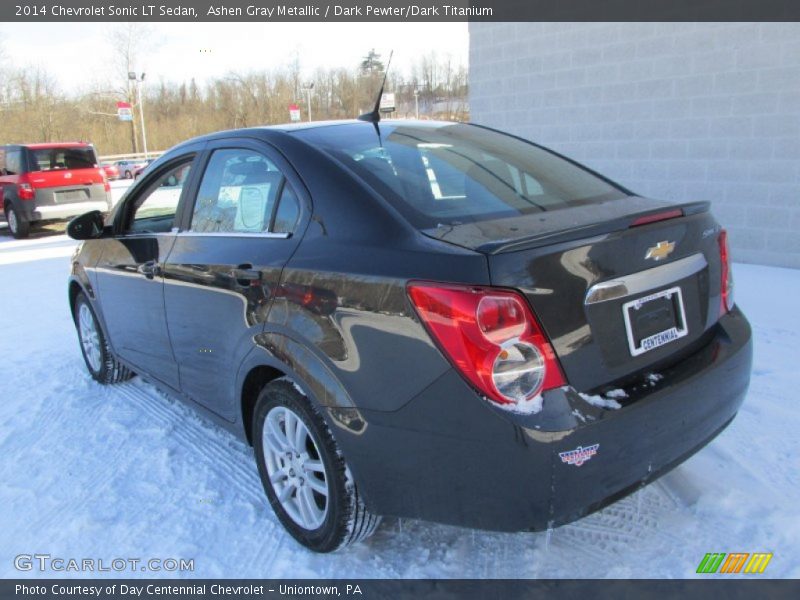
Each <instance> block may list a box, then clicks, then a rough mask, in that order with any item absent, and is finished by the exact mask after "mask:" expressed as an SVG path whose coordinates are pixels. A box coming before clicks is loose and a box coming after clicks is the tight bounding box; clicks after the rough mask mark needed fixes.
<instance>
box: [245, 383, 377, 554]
mask: <svg viewBox="0 0 800 600" xmlns="http://www.w3.org/2000/svg"><path fill="white" fill-rule="evenodd" d="M265 434H266V435H265ZM253 446H254V448H255V453H256V462H257V463H258V473H259V475H260V476H261V482H262V483H263V485H264V491H265V492H266V494H267V498H268V499H269V503H270V504H271V505H272V509H273V510H274V511H275V515H276V516H277V517H278V519H279V520H280V522H281V524H282V525H283V526H284V527H285V528H286V530H287V531H288V532H289V533H290V534H291V535H292V537H294V539H296V540H297V541H298V542H300V543H301V544H303V545H304V546H305V547H307V548H309V549H311V550H313V551H314V552H332V551H334V550H338V549H339V548H343V547H344V546H347V545H349V544H353V543H355V542H359V541H361V540H363V539H365V538H367V537H369V536H370V535H372V533H373V532H374V531H375V529H376V528H377V526H378V524H379V523H380V520H381V519H380V517H379V516H377V515H373V514H372V513H370V512H369V511H368V510H367V508H366V507H365V506H364V503H363V501H362V499H361V496H360V495H359V493H358V488H357V486H356V484H355V481H354V480H353V477H352V475H351V474H350V469H349V468H348V467H347V464H346V463H345V461H344V457H343V456H342V454H341V452H340V451H339V448H338V446H337V445H336V441H335V440H334V439H333V435H331V432H330V429H328V426H327V424H326V423H325V420H324V419H323V418H322V416H321V415H320V414H319V413H318V412H317V410H316V409H315V407H314V406H313V405H312V404H311V402H310V401H309V400H308V398H306V397H305V396H303V395H302V394H301V393H300V392H299V391H298V390H297V389H296V388H295V387H294V385H293V384H292V382H291V381H289V380H288V379H285V378H282V379H278V380H276V381H273V382H271V383H270V384H268V385H267V386H265V387H264V389H263V390H262V391H261V394H260V395H259V397H258V400H257V402H256V408H255V416H254V424H253Z"/></svg>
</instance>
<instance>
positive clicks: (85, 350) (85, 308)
mask: <svg viewBox="0 0 800 600" xmlns="http://www.w3.org/2000/svg"><path fill="white" fill-rule="evenodd" d="M73 318H74V319H75V328H76V329H77V330H78V341H79V342H80V346H81V353H82V354H83V361H84V362H85V363H86V369H87V370H88V371H89V374H90V375H91V376H92V379H94V380H95V381H98V382H100V383H103V384H110V383H119V382H121V381H125V380H127V379H130V378H131V377H133V373H132V372H131V370H130V369H128V368H127V367H125V366H123V365H122V364H121V363H120V362H119V361H118V360H117V359H116V357H115V356H114V354H113V353H112V352H111V348H110V347H109V345H108V342H107V341H106V336H105V334H103V330H102V328H101V327H100V323H99V322H98V320H97V316H96V315H95V314H94V309H92V305H91V304H89V300H88V298H86V295H85V294H84V293H83V292H80V293H78V296H77V297H76V298H75V306H74V310H73Z"/></svg>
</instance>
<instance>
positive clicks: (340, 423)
mask: <svg viewBox="0 0 800 600" xmlns="http://www.w3.org/2000/svg"><path fill="white" fill-rule="evenodd" d="M68 231H69V232H70V234H71V235H72V236H73V237H75V238H76V239H83V240H88V241H86V242H85V243H83V244H82V245H81V246H80V247H79V248H78V250H77V251H76V253H75V255H74V257H73V259H72V274H71V277H70V280H69V302H70V307H71V310H72V313H73V315H74V318H75V324H76V327H77V330H78V335H79V339H80V344H81V348H82V351H83V356H84V358H85V360H86V366H87V368H88V370H89V373H90V374H91V375H92V377H94V379H96V380H97V381H99V382H101V383H116V382H120V381H123V380H125V379H127V378H129V377H131V376H132V375H133V373H134V372H135V373H138V374H139V375H140V376H141V377H143V378H144V379H146V380H148V381H150V382H152V383H153V384H155V385H156V386H158V387H159V388H161V389H163V390H165V391H166V392H168V393H170V394H172V395H174V396H176V397H178V398H181V399H183V400H185V401H187V402H189V403H190V404H192V405H193V406H196V407H197V408H198V409H199V410H201V411H202V412H204V413H205V414H207V415H209V416H210V417H212V418H213V419H214V420H216V421H217V422H218V423H220V424H222V425H223V426H225V427H227V428H229V429H230V430H232V431H233V432H235V433H236V434H238V435H240V436H242V437H243V438H245V439H246V440H247V441H248V442H250V443H251V444H252V446H253V448H254V450H255V455H256V461H257V463H258V470H259V473H260V475H261V479H262V480H263V483H264V489H265V491H266V495H267V497H268V499H269V502H270V503H271V505H272V507H273V509H274V511H275V513H276V515H277V517H278V519H280V521H281V522H282V523H283V525H284V526H285V527H286V529H287V530H288V531H289V532H290V533H291V534H292V535H293V536H294V537H295V538H296V539H297V540H298V541H300V542H301V543H302V544H305V545H306V546H308V547H309V548H311V549H313V550H316V551H321V552H325V551H330V550H334V549H336V548H339V547H341V546H343V545H346V544H348V543H351V542H355V541H358V540H361V539H363V538H365V537H366V536H368V535H369V534H370V533H372V532H373V531H374V530H375V528H376V526H377V525H378V522H379V520H380V516H383V515H390V516H395V517H411V518H419V519H427V520H431V521H437V522H441V523H449V524H454V525H460V526H467V527H475V528H482V529H491V530H499V531H520V530H541V529H546V528H549V527H553V526H557V525H559V524H563V523H567V522H569V521H572V520H574V519H577V518H580V517H581V516H583V515H586V514H588V513H590V512H592V511H595V510H598V509H600V508H602V507H603V506H605V505H607V504H609V503H611V502H613V501H615V500H617V499H619V498H621V497H623V496H624V495H626V494H628V493H630V492H632V491H635V490H637V489H639V488H640V487H641V486H642V485H644V484H646V483H648V482H649V481H652V480H654V479H655V478H657V477H659V476H660V475H662V474H663V473H665V472H667V471H668V470H669V469H671V468H673V467H675V466H676V465H678V464H679V463H681V462H682V461H684V460H685V459H686V458H688V457H689V456H690V455H691V454H693V453H694V452H696V451H697V450H698V449H700V448H701V447H702V446H704V445H705V444H706V443H708V442H709V441H710V440H711V439H712V438H714V437H715V436H716V435H717V434H718V433H719V432H720V431H721V430H722V429H723V428H725V426H726V425H727V424H728V423H730V421H731V420H732V419H733V417H734V416H735V414H736V412H737V410H738V409H739V406H740V405H741V403H742V401H743V399H744V396H745V393H746V391H747V386H748V383H749V378H750V366H751V357H752V346H751V335H750V327H749V325H748V322H747V320H746V319H745V317H744V315H743V314H742V313H741V312H740V311H739V309H738V308H737V307H736V306H735V305H734V302H733V285H732V279H731V268H730V256H729V253H728V246H727V236H726V232H725V231H724V230H722V229H721V228H720V226H719V224H718V223H717V222H716V221H715V219H714V218H713V216H712V215H711V213H710V212H709V205H708V203H703V202H695V203H687V204H677V205H676V204H671V203H667V202H662V201H657V200H651V199H646V198H642V197H639V196H637V195H635V194H633V193H632V192H630V191H628V190H626V189H625V188H623V187H622V186H620V185H618V184H616V183H614V182H612V181H609V180H608V179H606V178H604V177H602V176H600V175H598V174H597V173H594V172H592V171H591V170H589V169H587V168H585V167H582V166H581V165H578V164H576V163H575V162H573V161H571V160H569V159H566V158H564V157H562V156H559V155H558V154H556V153H554V152H551V151H549V150H547V149H545V148H542V147H540V146H538V145H535V144H532V143H530V142H527V141H525V140H522V139H520V138H517V137H515V136H512V135H508V134H505V133H501V132H498V131H494V130H491V129H488V128H485V127H480V126H476V125H468V124H453V123H433V122H414V121H388V122H381V123H377V122H362V121H352V122H331V123H315V124H309V125H302V126H281V127H264V128H253V129H243V130H237V131H227V132H221V133H216V134H212V135H208V136H205V137H202V138H198V139H194V140H191V141H188V142H186V143H184V144H181V145H179V146H177V147H175V148H173V149H172V150H170V151H169V152H167V153H166V154H165V155H164V156H162V157H161V158H159V159H158V160H157V161H155V162H154V163H153V164H152V165H151V166H150V168H149V169H148V170H147V172H146V173H144V174H143V175H142V177H141V178H140V179H139V180H138V181H137V182H136V183H135V184H134V185H133V186H132V187H131V188H130V190H129V191H128V192H127V193H126V195H125V196H124V197H123V199H122V200H121V201H120V202H119V203H118V205H117V206H116V207H115V209H114V211H113V212H112V213H111V215H109V217H108V219H107V221H106V222H104V221H103V219H102V217H101V215H100V213H88V214H86V215H83V216H82V217H78V218H77V219H75V220H73V222H72V223H71V224H70V226H69V229H68Z"/></svg>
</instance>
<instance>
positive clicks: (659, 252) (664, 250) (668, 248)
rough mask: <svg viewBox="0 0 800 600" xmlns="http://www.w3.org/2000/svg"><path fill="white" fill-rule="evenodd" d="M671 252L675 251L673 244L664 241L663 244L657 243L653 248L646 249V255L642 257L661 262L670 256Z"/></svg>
mask: <svg viewBox="0 0 800 600" xmlns="http://www.w3.org/2000/svg"><path fill="white" fill-rule="evenodd" d="M673 250H675V242H668V241H666V240H664V241H663V242H658V243H657V244H656V245H655V246H652V247H651V248H648V249H647V254H645V255H644V257H645V258H652V259H653V260H663V259H665V258H667V257H668V256H669V255H670V254H672V251H673Z"/></svg>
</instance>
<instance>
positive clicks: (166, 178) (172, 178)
mask: <svg viewBox="0 0 800 600" xmlns="http://www.w3.org/2000/svg"><path fill="white" fill-rule="evenodd" d="M191 167H192V162H191V160H189V161H187V162H184V163H181V164H180V165H178V166H176V167H174V168H172V169H170V170H169V171H167V172H166V173H164V174H163V175H161V177H159V178H158V179H157V180H156V181H155V182H153V183H152V184H151V185H150V186H149V187H148V188H147V190H146V191H145V192H144V193H143V194H142V195H141V196H140V197H139V198H138V199H137V200H136V201H135V203H134V207H133V215H132V219H131V221H130V223H131V226H130V227H129V230H128V231H129V232H130V233H165V232H168V231H170V230H171V229H172V225H173V223H174V222H175V213H176V212H177V210H178V202H179V201H180V199H181V192H182V191H183V186H184V185H185V183H186V181H187V179H188V177H189V170H190V169H191Z"/></svg>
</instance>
